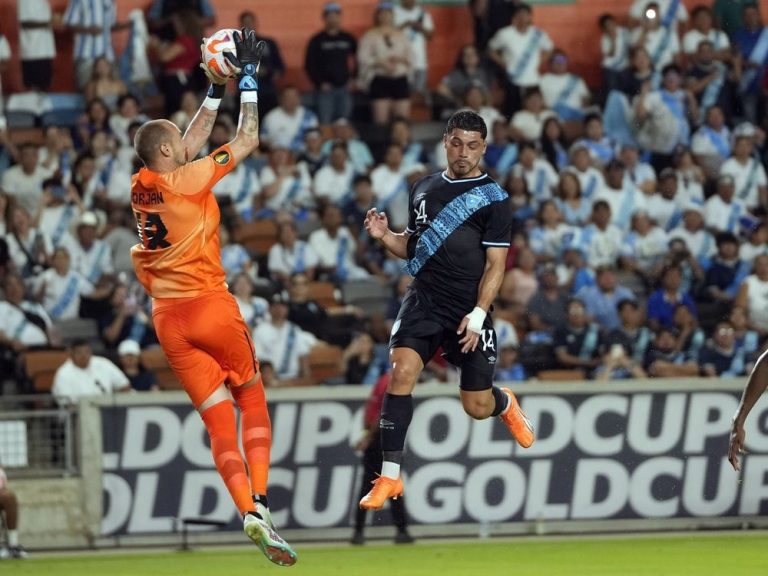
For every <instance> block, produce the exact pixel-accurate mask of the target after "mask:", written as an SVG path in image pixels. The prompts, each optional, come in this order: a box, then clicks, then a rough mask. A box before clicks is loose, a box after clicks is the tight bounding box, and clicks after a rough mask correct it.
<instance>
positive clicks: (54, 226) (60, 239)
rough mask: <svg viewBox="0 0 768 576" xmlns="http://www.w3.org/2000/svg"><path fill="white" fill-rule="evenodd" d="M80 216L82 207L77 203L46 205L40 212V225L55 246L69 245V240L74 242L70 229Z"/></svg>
mask: <svg viewBox="0 0 768 576" xmlns="http://www.w3.org/2000/svg"><path fill="white" fill-rule="evenodd" d="M79 217H80V209H79V208H78V207H77V205H76V204H59V205H58V206H46V207H45V208H43V211H42V212H41V213H40V226H39V227H40V230H42V231H43V232H45V233H46V234H47V235H48V236H49V237H50V239H51V244H52V245H53V247H54V248H58V247H59V246H61V245H62V244H64V245H67V246H68V244H67V243H68V242H74V239H73V238H72V235H71V234H70V230H71V229H72V225H73V224H74V223H75V222H77V219H78V218H79ZM68 238H70V239H68Z"/></svg>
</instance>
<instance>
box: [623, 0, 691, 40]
mask: <svg viewBox="0 0 768 576" xmlns="http://www.w3.org/2000/svg"><path fill="white" fill-rule="evenodd" d="M651 8H653V9H654V10H655V12H656V14H655V17H657V18H659V19H660V22H661V25H662V26H665V27H669V28H671V30H672V31H673V33H675V34H676V32H675V30H676V29H677V26H678V25H680V24H685V23H686V22H688V10H686V9H685V5H684V4H683V3H682V2H678V1H676V0H657V1H655V2H648V0H634V2H632V6H631V7H630V8H629V22H630V24H631V25H632V26H633V27H634V26H637V25H638V24H639V23H640V21H641V20H642V19H643V18H646V17H647V14H648V10H649V9H651Z"/></svg>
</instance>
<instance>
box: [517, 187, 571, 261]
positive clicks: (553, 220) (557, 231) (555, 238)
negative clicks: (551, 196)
mask: <svg viewBox="0 0 768 576" xmlns="http://www.w3.org/2000/svg"><path fill="white" fill-rule="evenodd" d="M538 219H539V225H538V226H537V227H536V228H534V229H533V230H531V231H530V232H529V234H528V240H529V242H530V245H531V250H533V252H534V254H536V257H537V260H539V261H549V260H556V259H557V258H558V257H559V256H560V251H561V250H562V245H563V238H564V237H565V235H566V234H569V233H572V230H571V227H570V226H568V225H567V224H563V223H562V214H560V210H558V208H557V203H556V202H555V201H554V200H545V201H544V202H542V203H541V204H540V205H539V218H538Z"/></svg>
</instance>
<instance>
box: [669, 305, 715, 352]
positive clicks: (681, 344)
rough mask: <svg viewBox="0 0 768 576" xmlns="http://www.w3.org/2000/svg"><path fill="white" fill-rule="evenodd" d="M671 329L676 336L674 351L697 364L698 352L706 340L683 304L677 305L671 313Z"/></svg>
mask: <svg viewBox="0 0 768 576" xmlns="http://www.w3.org/2000/svg"><path fill="white" fill-rule="evenodd" d="M672 328H673V329H674V331H675V334H676V341H677V344H676V345H675V349H676V350H677V351H678V352H682V353H683V354H685V357H686V358H687V359H688V360H693V361H695V362H698V360H699V352H700V351H701V348H702V346H704V343H705V342H706V340H707V338H706V336H705V334H704V330H702V329H701V328H699V320H698V318H696V316H694V315H693V314H691V311H690V309H689V308H688V307H687V306H686V305H685V304H678V305H677V306H675V309H674V312H672Z"/></svg>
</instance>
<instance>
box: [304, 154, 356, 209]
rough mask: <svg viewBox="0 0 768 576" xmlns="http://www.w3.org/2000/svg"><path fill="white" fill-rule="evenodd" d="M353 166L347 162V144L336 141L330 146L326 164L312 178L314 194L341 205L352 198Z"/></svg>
mask: <svg viewBox="0 0 768 576" xmlns="http://www.w3.org/2000/svg"><path fill="white" fill-rule="evenodd" d="M354 176H355V171H354V168H353V167H352V164H351V163H350V162H349V155H348V154H347V146H346V144H344V143H343V142H336V143H334V145H333V146H332V147H331V154H330V156H329V157H328V164H326V165H325V166H323V167H322V168H320V170H318V171H317V173H316V174H315V178H314V191H315V196H317V197H318V198H321V199H323V200H324V201H326V202H331V203H333V204H336V205H337V206H343V205H344V204H345V203H346V202H348V201H349V200H350V199H351V198H352V180H353V178H354Z"/></svg>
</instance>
